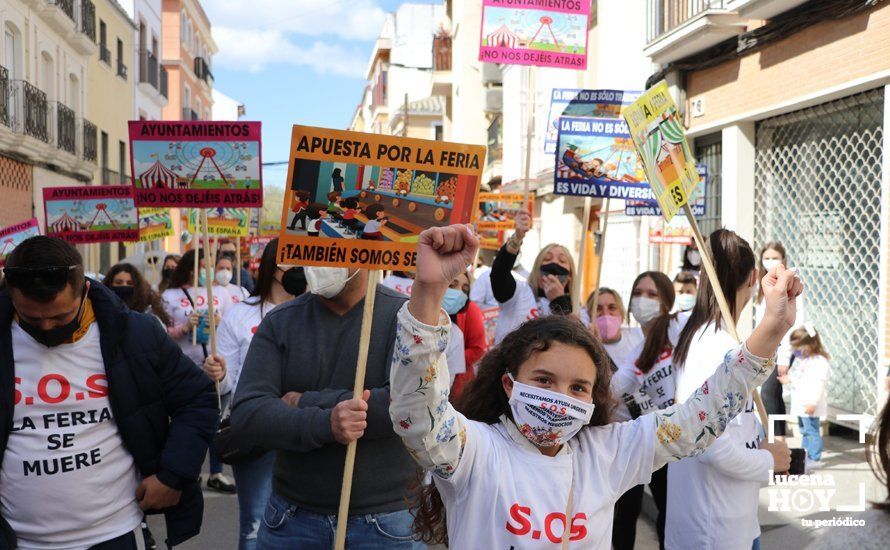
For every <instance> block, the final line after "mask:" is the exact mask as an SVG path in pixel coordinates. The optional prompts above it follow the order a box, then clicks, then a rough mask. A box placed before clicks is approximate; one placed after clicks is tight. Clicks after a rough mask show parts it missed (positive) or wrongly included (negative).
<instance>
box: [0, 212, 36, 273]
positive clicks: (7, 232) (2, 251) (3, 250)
mask: <svg viewBox="0 0 890 550" xmlns="http://www.w3.org/2000/svg"><path fill="white" fill-rule="evenodd" d="M36 235H40V226H39V225H38V223H37V218H31V219H30V220H28V221H26V222H22V223H16V224H13V225H10V226H8V227H4V228H3V229H0V267H3V264H4V263H5V262H6V256H8V255H9V254H10V253H11V252H12V251H13V249H14V248H15V247H17V246H18V245H19V243H20V242H22V241H24V240H25V239H28V238H30V237H34V236H36Z"/></svg>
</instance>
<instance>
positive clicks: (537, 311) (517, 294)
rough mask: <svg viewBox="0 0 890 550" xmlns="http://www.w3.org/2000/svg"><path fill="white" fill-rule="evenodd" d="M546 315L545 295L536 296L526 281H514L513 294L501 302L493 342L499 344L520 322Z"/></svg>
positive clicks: (547, 303)
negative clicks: (514, 288)
mask: <svg viewBox="0 0 890 550" xmlns="http://www.w3.org/2000/svg"><path fill="white" fill-rule="evenodd" d="M546 315H550V300H548V299H547V297H546V296H540V297H536V296H535V293H534V292H532V287H531V286H529V284H528V283H526V282H519V281H516V290H515V291H514V292H513V296H512V297H511V298H510V299H509V300H507V301H506V302H504V303H502V304H501V312H500V314H499V315H498V326H497V330H496V331H495V336H494V342H495V344H499V343H500V342H501V340H503V339H504V338H505V337H506V336H507V335H508V334H510V333H511V332H513V331H514V330H516V329H517V328H519V325H521V324H522V323H524V322H526V321H528V320H531V319H537V318H538V317H543V316H546Z"/></svg>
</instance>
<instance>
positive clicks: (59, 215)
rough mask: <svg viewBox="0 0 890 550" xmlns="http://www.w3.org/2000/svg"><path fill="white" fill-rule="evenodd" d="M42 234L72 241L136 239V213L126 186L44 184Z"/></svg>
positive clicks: (129, 191)
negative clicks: (43, 223)
mask: <svg viewBox="0 0 890 550" xmlns="http://www.w3.org/2000/svg"><path fill="white" fill-rule="evenodd" d="M43 208H44V213H45V214H46V228H45V229H46V231H45V234H46V235H48V236H50V237H60V238H62V239H65V240H66V241H68V242H70V243H73V244H88V243H103V242H124V241H138V240H139V216H138V213H137V211H136V204H135V203H134V202H133V188H132V187H130V186H129V185H103V186H101V187H89V186H83V187H47V188H45V189H44V190H43Z"/></svg>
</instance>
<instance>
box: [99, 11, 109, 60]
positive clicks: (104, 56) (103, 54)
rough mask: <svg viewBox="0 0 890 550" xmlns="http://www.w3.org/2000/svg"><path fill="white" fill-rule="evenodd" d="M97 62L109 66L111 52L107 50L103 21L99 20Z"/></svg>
mask: <svg viewBox="0 0 890 550" xmlns="http://www.w3.org/2000/svg"><path fill="white" fill-rule="evenodd" d="M99 60H100V61H104V62H105V63H108V64H109V65H111V51H110V50H109V49H108V28H107V27H106V25H105V21H102V20H101V19H100V20H99Z"/></svg>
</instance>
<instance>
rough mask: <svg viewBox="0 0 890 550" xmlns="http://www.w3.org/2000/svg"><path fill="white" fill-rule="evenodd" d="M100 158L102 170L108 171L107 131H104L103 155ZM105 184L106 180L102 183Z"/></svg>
mask: <svg viewBox="0 0 890 550" xmlns="http://www.w3.org/2000/svg"><path fill="white" fill-rule="evenodd" d="M100 158H101V160H102V172H106V171H107V170H108V134H106V133H105V132H102V156H101V157H100ZM103 179H104V178H103ZM105 184H106V182H104V181H103V182H102V185H105Z"/></svg>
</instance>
